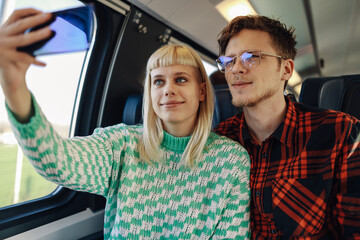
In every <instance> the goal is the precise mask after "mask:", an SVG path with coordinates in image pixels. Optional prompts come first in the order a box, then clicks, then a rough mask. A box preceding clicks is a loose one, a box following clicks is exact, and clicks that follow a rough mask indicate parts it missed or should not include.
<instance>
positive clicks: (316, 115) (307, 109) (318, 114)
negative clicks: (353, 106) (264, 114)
mask: <svg viewBox="0 0 360 240" xmlns="http://www.w3.org/2000/svg"><path fill="white" fill-rule="evenodd" d="M294 104H295V106H296V109H297V112H298V113H297V115H298V117H299V121H312V122H319V124H321V123H322V121H324V120H326V121H328V122H331V121H333V122H340V121H342V122H349V123H357V124H358V123H359V120H358V119H357V118H355V117H354V116H351V115H349V114H347V113H344V112H340V111H335V110H330V109H325V108H319V107H313V106H309V105H306V104H303V103H294Z"/></svg>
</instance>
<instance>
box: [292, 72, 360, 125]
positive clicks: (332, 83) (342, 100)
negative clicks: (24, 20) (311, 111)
mask: <svg viewBox="0 0 360 240" xmlns="http://www.w3.org/2000/svg"><path fill="white" fill-rule="evenodd" d="M299 102H302V103H305V104H307V105H310V106H314V107H320V108H326V109H332V110H336V111H341V112H345V113H348V114H350V115H352V116H355V117H356V118H358V119H360V104H359V103H360V75H359V74H357V75H344V76H337V77H318V78H307V79H306V80H305V81H304V82H303V84H302V88H301V92H300V97H299Z"/></svg>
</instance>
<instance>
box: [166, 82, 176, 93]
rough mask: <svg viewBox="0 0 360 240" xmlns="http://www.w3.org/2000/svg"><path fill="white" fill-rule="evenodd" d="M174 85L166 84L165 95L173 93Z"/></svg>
mask: <svg viewBox="0 0 360 240" xmlns="http://www.w3.org/2000/svg"><path fill="white" fill-rule="evenodd" d="M175 92H176V91H175V87H174V86H173V84H171V83H170V84H167V85H166V88H165V96H171V95H175Z"/></svg>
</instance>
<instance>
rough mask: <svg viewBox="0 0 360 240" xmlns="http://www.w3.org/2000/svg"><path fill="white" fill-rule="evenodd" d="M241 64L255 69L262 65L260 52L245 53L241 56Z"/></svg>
mask: <svg viewBox="0 0 360 240" xmlns="http://www.w3.org/2000/svg"><path fill="white" fill-rule="evenodd" d="M241 62H242V64H243V65H244V67H246V68H254V67H256V66H257V65H259V63H260V53H259V52H244V53H243V54H242V55H241Z"/></svg>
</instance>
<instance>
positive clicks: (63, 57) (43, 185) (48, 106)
mask: <svg viewBox="0 0 360 240" xmlns="http://www.w3.org/2000/svg"><path fill="white" fill-rule="evenodd" d="M81 5H83V4H82V3H81V2H79V1H75V0H67V1H47V0H38V1H36V4H34V1H33V0H16V1H5V4H3V5H2V7H3V9H1V10H2V12H1V15H0V16H1V19H2V20H4V19H6V15H7V16H8V15H9V13H11V12H12V11H13V10H14V9H16V8H23V7H28V6H32V7H36V8H38V9H41V10H44V11H53V10H57V9H63V8H68V7H77V6H81ZM85 56H86V52H85V51H82V52H77V53H67V54H56V55H49V56H42V57H38V59H39V60H41V61H44V62H46V63H47V66H46V67H45V68H43V67H34V66H31V67H30V69H29V71H28V73H27V84H28V86H29V88H30V90H31V91H32V92H33V93H34V96H36V100H37V101H38V102H39V104H40V106H41V107H42V110H43V111H44V113H45V115H46V116H47V118H48V119H49V120H50V122H51V123H52V124H53V126H54V128H55V129H56V130H57V131H58V132H59V133H60V134H61V135H62V136H64V137H67V136H69V135H70V134H69V133H70V124H71V120H72V113H73V108H74V105H75V97H76V93H77V90H78V85H79V79H80V75H81V70H82V67H83V64H84V59H85ZM59 68H61V69H62V70H60V71H59ZM4 106H5V103H4V96H3V95H2V91H0V207H4V206H8V205H12V204H16V203H20V202H24V201H29V200H32V199H36V198H41V197H44V196H46V195H48V194H50V193H52V192H53V191H54V190H55V189H56V188H57V187H58V186H57V185H55V184H53V183H51V182H48V181H47V180H45V179H43V178H42V177H41V176H40V175H38V174H37V173H36V172H35V170H34V168H33V167H32V166H31V165H30V163H29V161H28V160H27V159H26V157H25V156H24V155H23V153H22V151H21V149H20V148H19V146H18V145H17V143H16V140H15V137H14V135H13V133H12V131H11V129H10V125H9V122H8V119H7V114H6V112H5V107H4Z"/></svg>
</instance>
